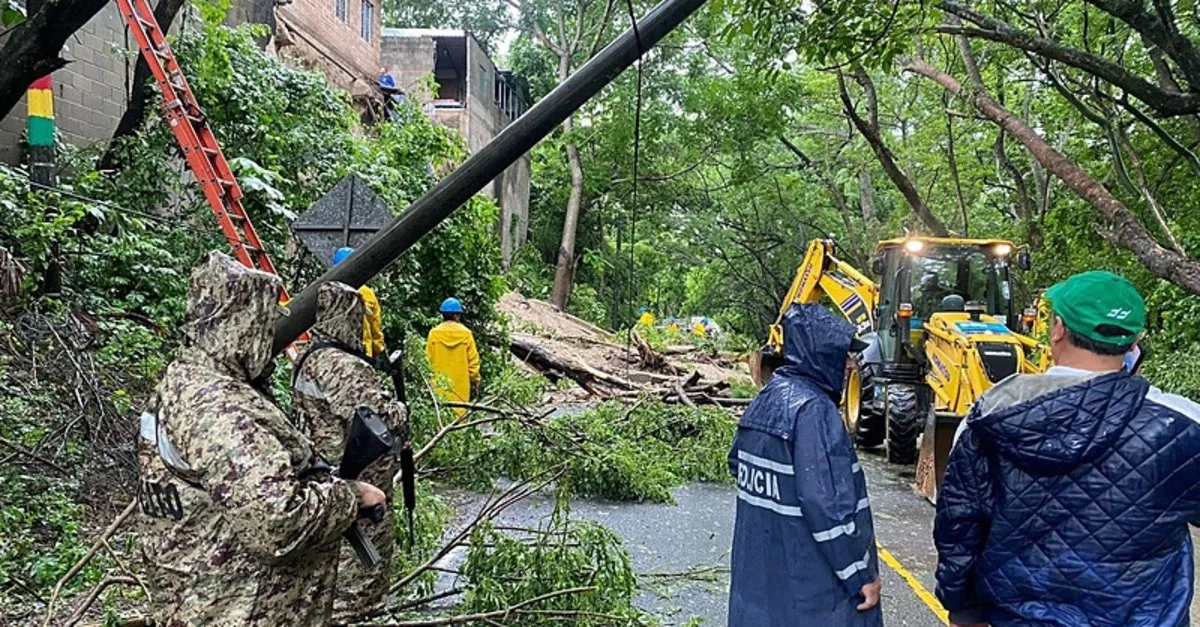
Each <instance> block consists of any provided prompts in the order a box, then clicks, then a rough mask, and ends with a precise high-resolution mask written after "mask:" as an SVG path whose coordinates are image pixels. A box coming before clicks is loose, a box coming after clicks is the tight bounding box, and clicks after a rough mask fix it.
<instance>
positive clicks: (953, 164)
mask: <svg viewBox="0 0 1200 627" xmlns="http://www.w3.org/2000/svg"><path fill="white" fill-rule="evenodd" d="M946 162H947V163H948V164H950V179H951V180H952V181H953V182H954V198H955V200H957V202H958V211H959V213H961V214H962V236H963V237H970V236H971V220H970V218H969V217H968V216H967V199H966V198H964V197H963V188H962V178H961V177H960V176H959V173H958V154H957V153H956V152H955V150H954V116H952V115H950V112H949V111H947V112H946Z"/></svg>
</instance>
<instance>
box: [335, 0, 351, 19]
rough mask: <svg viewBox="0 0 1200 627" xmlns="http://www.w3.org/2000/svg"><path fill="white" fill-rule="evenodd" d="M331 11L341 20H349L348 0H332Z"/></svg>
mask: <svg viewBox="0 0 1200 627" xmlns="http://www.w3.org/2000/svg"><path fill="white" fill-rule="evenodd" d="M333 2H334V4H333V12H334V13H335V14H336V15H337V18H338V19H339V20H341V21H343V22H348V21H349V20H350V6H349V5H350V0H333Z"/></svg>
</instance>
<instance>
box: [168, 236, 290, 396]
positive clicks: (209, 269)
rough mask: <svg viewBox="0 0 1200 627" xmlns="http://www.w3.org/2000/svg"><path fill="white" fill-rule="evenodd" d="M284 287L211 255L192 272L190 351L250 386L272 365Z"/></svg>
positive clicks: (187, 332) (269, 277) (187, 334)
mask: <svg viewBox="0 0 1200 627" xmlns="http://www.w3.org/2000/svg"><path fill="white" fill-rule="evenodd" d="M282 289H283V281H281V280H280V279H279V277H277V276H274V275H271V274H267V273H265V272H261V271H258V270H252V269H250V268H247V267H245V266H243V265H242V264H240V263H238V262H237V261H235V260H234V259H233V258H232V257H230V256H228V255H225V254H222V253H218V252H212V253H209V255H208V259H206V260H205V261H204V263H202V264H200V266H199V267H197V268H196V269H195V270H194V271H193V272H192V278H191V284H190V286H189V288H188V302H187V316H186V318H185V322H184V325H183V333H184V337H186V338H187V342H188V346H190V347H194V348H196V349H199V350H200V351H203V352H204V353H205V354H207V355H208V356H209V357H211V358H212V359H213V360H214V361H216V362H217V363H218V364H219V365H221V366H223V367H224V368H226V369H228V370H229V371H230V373H231V374H233V375H234V376H236V377H238V378H242V379H244V380H246V381H250V380H253V379H254V378H255V377H257V376H258V375H259V374H261V373H262V371H263V369H265V368H266V366H267V364H268V363H270V361H271V340H272V337H273V336H274V333H275V322H276V320H278V319H279V317H280V316H281V315H283V313H284V312H285V310H284V309H283V308H282V307H280V306H279V295H280V293H281V291H282Z"/></svg>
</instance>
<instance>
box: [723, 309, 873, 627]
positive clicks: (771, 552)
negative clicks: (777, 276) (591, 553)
mask: <svg viewBox="0 0 1200 627" xmlns="http://www.w3.org/2000/svg"><path fill="white" fill-rule="evenodd" d="M783 325H784V344H785V365H784V366H783V367H782V368H780V369H779V370H776V371H775V375H774V377H772V379H771V381H770V382H769V383H768V384H767V386H766V387H765V388H763V390H762V391H761V392H759V394H758V396H757V397H755V399H754V402H753V403H752V404H751V405H750V407H749V408H747V410H746V413H745V414H744V415H743V416H742V419H741V421H740V422H739V424H738V431H737V436H736V437H735V439H734V442H733V448H732V450H731V451H730V452H729V470H730V472H731V473H732V474H733V476H734V477H736V478H737V498H738V503H737V522H736V524H735V527H734V538H733V556H732V560H731V561H732V582H731V586H730V596H729V625H730V626H731V627H750V626H753V627H771V626H775V625H778V626H784V625H786V626H788V627H797V626H806V625H811V626H813V627H834V626H837V627H859V626H861V627H875V626H881V625H882V624H883V615H882V611H881V609H880V607H879V606H876V607H875V608H873V609H871V610H868V611H865V612H859V611H858V610H857V608H856V606H857V605H858V604H859V603H861V602H862V597H861V596H860V595H859V591H860V590H861V589H862V587H863V586H864V585H866V584H868V583H870V582H872V581H874V580H875V578H876V576H877V574H878V572H879V566H878V559H877V557H876V551H875V530H874V526H873V524H872V521H871V510H870V503H869V502H868V500H867V485H866V479H865V478H864V476H863V472H862V467H861V466H860V465H859V462H858V456H857V455H856V454H855V452H854V447H853V445H852V444H851V441H850V437H849V435H848V434H847V433H846V430H845V428H843V427H842V422H841V418H840V417H839V415H838V410H837V405H836V403H835V401H834V399H836V398H838V397H840V395H841V390H842V379H843V376H844V372H845V361H846V354H847V350H848V349H849V346H850V338H851V337H852V336H853V330H852V329H851V328H850V326H849V325H847V324H845V323H843V322H841V321H840V320H837V319H835V318H834V317H833V314H831V313H830V312H829V311H828V310H827V309H825V308H823V307H821V306H820V305H795V306H793V307H792V308H791V309H790V310H789V311H788V312H787V315H786V316H785V317H784V320H783Z"/></svg>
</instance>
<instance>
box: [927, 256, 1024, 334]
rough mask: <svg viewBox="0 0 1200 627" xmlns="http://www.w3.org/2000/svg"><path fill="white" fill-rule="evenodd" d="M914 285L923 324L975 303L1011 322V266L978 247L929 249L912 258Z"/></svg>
mask: <svg viewBox="0 0 1200 627" xmlns="http://www.w3.org/2000/svg"><path fill="white" fill-rule="evenodd" d="M908 276H909V280H910V281H911V285H910V287H911V291H910V294H911V295H912V304H913V310H914V316H913V317H914V318H918V319H920V321H921V322H924V321H927V320H929V317H930V316H931V315H933V314H934V313H937V312H939V311H962V308H963V306H964V305H965V304H966V303H968V302H971V301H978V302H981V303H984V304H986V305H987V311H988V313H991V314H993V315H996V316H1000V317H1002V318H1007V316H1008V314H1009V312H1008V311H1007V309H1008V305H1007V300H1008V299H1007V298H1005V297H1004V296H1003V295H1002V293H1001V292H1002V291H1003V289H1004V286H1006V285H1007V276H1008V270H1007V264H1006V262H1005V261H1004V260H1003V259H1000V258H996V257H993V256H991V255H989V254H987V253H986V252H985V251H983V250H981V249H979V248H977V247H974V246H938V247H930V248H926V249H925V251H923V253H922V254H920V255H917V256H913V257H912V267H911V269H910V271H909V273H908Z"/></svg>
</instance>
